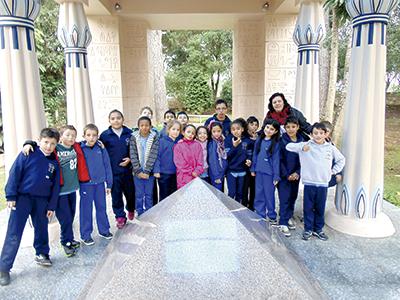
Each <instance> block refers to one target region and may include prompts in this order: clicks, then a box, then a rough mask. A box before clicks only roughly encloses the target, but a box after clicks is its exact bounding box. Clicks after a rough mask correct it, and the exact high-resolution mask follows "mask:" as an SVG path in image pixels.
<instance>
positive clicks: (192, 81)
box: [183, 70, 211, 114]
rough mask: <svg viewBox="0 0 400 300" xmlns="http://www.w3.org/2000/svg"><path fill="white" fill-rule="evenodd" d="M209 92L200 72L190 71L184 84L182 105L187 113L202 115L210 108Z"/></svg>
mask: <svg viewBox="0 0 400 300" xmlns="http://www.w3.org/2000/svg"><path fill="white" fill-rule="evenodd" d="M210 99H211V90H210V87H209V86H208V83H207V78H206V77H205V76H204V75H203V74H202V73H201V71H200V70H192V71H191V72H190V73H189V76H188V78H187V80H186V84H185V93H184V97H183V103H184V105H185V108H186V109H187V110H188V111H191V112H193V113H196V114H200V113H202V112H203V111H204V110H206V109H207V108H208V107H209V106H210Z"/></svg>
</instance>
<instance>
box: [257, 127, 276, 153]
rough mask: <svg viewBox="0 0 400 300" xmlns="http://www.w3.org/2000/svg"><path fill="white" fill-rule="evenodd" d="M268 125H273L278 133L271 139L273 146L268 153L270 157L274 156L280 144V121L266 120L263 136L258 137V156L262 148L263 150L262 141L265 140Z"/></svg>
mask: <svg viewBox="0 0 400 300" xmlns="http://www.w3.org/2000/svg"><path fill="white" fill-rule="evenodd" d="M267 125H272V127H274V128H275V129H276V133H275V134H274V135H273V136H272V137H271V145H270V146H269V148H268V150H267V153H268V154H269V155H272V154H273V153H274V150H275V146H276V144H277V143H278V142H279V137H280V127H281V125H280V124H279V122H278V121H276V120H274V119H266V120H265V122H264V125H263V127H262V128H261V134H260V136H259V137H258V139H259V141H258V142H257V147H256V149H255V150H256V153H257V155H258V153H260V148H261V141H262V140H263V139H264V138H265V132H264V129H265V127H266V126H267Z"/></svg>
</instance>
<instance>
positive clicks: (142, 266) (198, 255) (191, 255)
mask: <svg viewBox="0 0 400 300" xmlns="http://www.w3.org/2000/svg"><path fill="white" fill-rule="evenodd" d="M309 278H310V277H309V276H308V273H307V270H306V269H305V267H304V266H303V265H302V263H301V262H299V261H298V260H296V258H295V257H294V256H293V255H292V254H291V252H290V251H289V250H288V249H286V247H285V246H284V245H283V244H282V243H280V235H279V234H277V233H276V232H275V231H271V229H270V228H269V227H268V226H267V225H266V224H265V222H263V221H262V220H260V218H259V217H258V216H257V215H256V214H255V213H253V212H252V211H250V210H248V209H247V208H244V207H243V206H242V205H240V204H239V203H237V202H236V201H234V200H232V199H231V198H229V197H228V196H227V195H225V194H223V193H221V192H220V191H218V190H216V189H215V188H213V187H212V186H210V185H208V184H206V183H204V182H203V181H202V180H201V179H196V180H194V181H192V182H191V183H189V184H188V185H186V186H185V187H183V188H181V189H180V190H178V191H177V192H175V193H174V194H173V195H171V196H169V197H168V198H166V199H165V200H163V201H162V202H161V203H159V204H158V205H156V206H155V207H153V208H152V209H150V210H149V211H147V212H146V213H144V214H143V215H142V216H140V218H139V220H136V221H135V222H134V223H133V224H132V223H131V224H128V225H127V226H126V227H125V228H124V229H123V230H120V231H118V233H117V234H116V236H115V238H114V240H113V241H112V243H111V244H110V245H109V247H108V248H107V250H106V253H105V255H104V257H103V258H102V260H101V262H99V265H98V266H97V268H96V270H95V271H94V272H93V274H92V277H91V278H90V279H89V280H88V283H87V285H86V287H85V288H84V289H83V293H82V294H81V295H80V298H81V299H210V298H212V299H267V298H274V299H313V298H314V299H322V298H325V295H324V294H323V292H322V291H321V289H320V288H319V286H317V284H315V283H314V281H313V280H310V279H309Z"/></svg>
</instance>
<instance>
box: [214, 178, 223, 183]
mask: <svg viewBox="0 0 400 300" xmlns="http://www.w3.org/2000/svg"><path fill="white" fill-rule="evenodd" d="M214 182H215V183H216V184H220V183H221V182H222V181H221V179H215V180H214Z"/></svg>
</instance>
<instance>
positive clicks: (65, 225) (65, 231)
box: [56, 192, 76, 245]
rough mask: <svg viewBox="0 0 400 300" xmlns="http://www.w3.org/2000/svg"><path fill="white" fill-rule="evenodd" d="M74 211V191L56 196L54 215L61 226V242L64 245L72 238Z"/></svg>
mask: <svg viewBox="0 0 400 300" xmlns="http://www.w3.org/2000/svg"><path fill="white" fill-rule="evenodd" d="M75 211H76V192H72V193H69V194H65V195H60V196H59V197H58V204H57V208H56V217H57V220H58V222H59V223H60V226H61V234H60V238H61V244H63V245H65V244H66V243H68V242H71V241H72V240H73V239H74V231H73V223H74V218H75Z"/></svg>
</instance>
